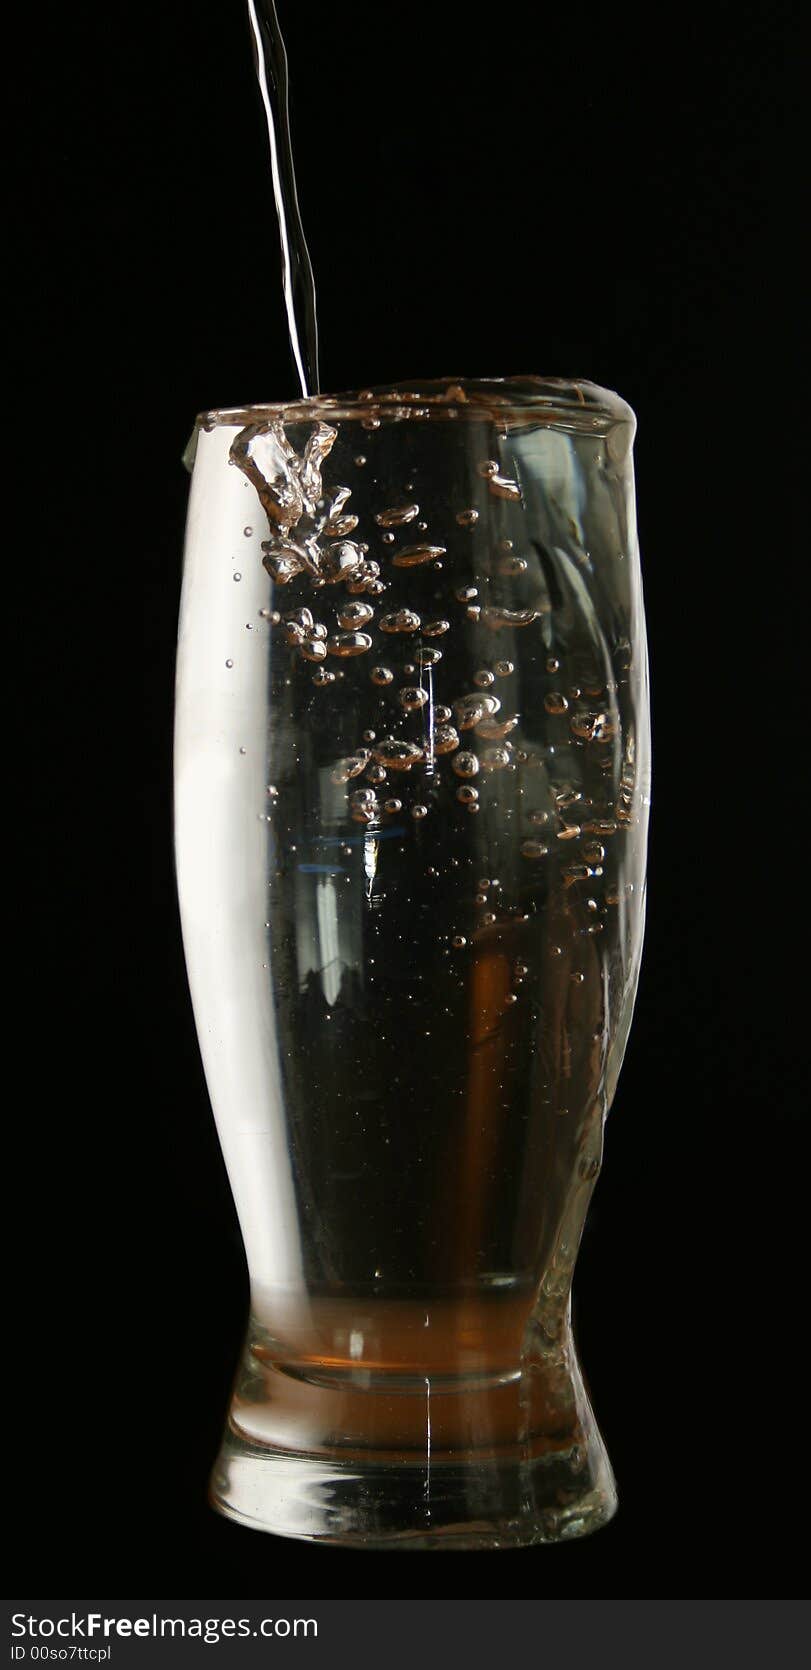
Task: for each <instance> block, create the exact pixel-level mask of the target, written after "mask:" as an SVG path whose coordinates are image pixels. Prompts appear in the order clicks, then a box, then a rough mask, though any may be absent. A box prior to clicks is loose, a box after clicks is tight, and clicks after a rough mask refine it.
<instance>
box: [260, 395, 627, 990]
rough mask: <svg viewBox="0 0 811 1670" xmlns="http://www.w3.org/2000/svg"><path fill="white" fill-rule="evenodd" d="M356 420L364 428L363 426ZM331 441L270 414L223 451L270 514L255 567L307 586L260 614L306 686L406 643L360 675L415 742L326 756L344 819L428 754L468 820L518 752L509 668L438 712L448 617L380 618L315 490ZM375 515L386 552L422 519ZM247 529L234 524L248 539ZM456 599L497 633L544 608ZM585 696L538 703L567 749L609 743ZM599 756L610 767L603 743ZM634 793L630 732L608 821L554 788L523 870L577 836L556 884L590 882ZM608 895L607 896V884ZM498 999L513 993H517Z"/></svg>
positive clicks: (432, 549) (492, 483)
mask: <svg viewBox="0 0 811 1670" xmlns="http://www.w3.org/2000/svg"><path fill="white" fill-rule="evenodd" d="M367 427H371V422H370V424H369V425H367ZM336 435H337V431H336V430H335V429H333V428H331V427H330V426H329V425H327V424H325V423H318V424H316V425H315V426H314V428H313V430H312V432H311V434H310V435H309V437H308V438H307V441H306V443H305V445H304V448H303V451H302V453H301V455H300V456H299V454H297V453H296V451H295V449H294V448H293V446H292V444H291V442H290V440H289V438H288V436H287V435H286V433H285V430H284V427H283V425H282V423H281V422H280V421H278V420H276V421H273V422H271V423H270V424H269V425H268V424H256V425H251V426H249V427H248V428H247V429H244V430H243V431H242V432H241V434H240V435H239V436H238V437H237V440H236V441H235V442H234V444H233V446H232V448H231V461H232V462H233V463H235V464H237V465H238V467H239V468H240V469H241V470H242V471H243V472H244V474H245V475H246V477H247V478H248V480H249V481H251V482H252V483H253V485H254V487H255V488H256V491H257V493H258V496H259V499H260V502H261V504H262V507H263V509H264V510H265V512H266V514H267V516H268V521H269V524H270V536H269V538H268V539H267V540H266V541H264V543H263V545H262V551H263V562H264V565H265V568H266V569H267V571H268V573H269V574H270V575H271V577H272V579H273V581H274V583H275V584H276V585H280V586H286V585H288V584H289V583H290V582H291V581H293V580H294V579H296V578H297V577H302V578H304V579H305V580H306V581H307V582H308V584H309V588H310V593H311V596H310V606H301V607H298V608H296V609H293V610H291V611H289V612H288V613H286V614H284V615H281V614H280V613H279V612H278V611H262V613H263V614H264V615H265V616H266V618H268V619H269V620H270V621H271V622H272V624H274V625H276V626H279V627H280V628H281V631H282V634H283V637H284V640H285V642H286V643H287V645H288V646H289V647H290V649H291V650H292V651H293V652H294V653H295V655H296V656H297V657H298V659H299V660H300V661H301V662H302V663H304V664H305V665H308V666H310V667H311V668H312V682H313V685H314V686H315V687H316V688H320V687H324V686H327V685H329V684H332V683H333V682H334V681H335V678H336V673H335V672H334V671H333V670H332V666H331V663H332V662H335V661H337V662H341V661H346V660H350V659H355V658H359V657H362V656H367V655H368V656H370V660H371V652H372V650H373V648H374V646H375V640H376V636H377V635H379V637H378V642H379V641H380V638H383V639H385V640H388V641H389V642H390V643H391V645H392V648H396V647H397V645H398V640H399V642H400V643H405V644H409V645H410V644H412V643H413V645H414V647H413V648H412V649H411V653H412V655H413V661H406V662H405V663H404V664H403V666H402V669H401V670H402V673H403V675H404V677H405V678H406V680H408V681H409V682H405V683H403V684H401V685H400V686H399V688H397V689H396V690H395V689H392V688H391V687H392V686H394V685H395V681H396V678H397V674H396V672H395V670H394V668H393V667H392V666H390V665H388V664H387V663H386V662H377V663H374V664H372V665H371V667H370V671H369V679H370V682H371V684H372V685H374V686H375V687H376V688H377V689H378V690H379V691H386V690H390V689H391V694H392V697H393V698H394V700H395V702H396V708H397V710H399V714H400V715H401V716H402V717H404V718H405V719H406V720H413V718H415V717H416V718H420V719H421V722H422V724H423V727H424V734H423V738H422V740H421V741H415V740H411V739H410V738H408V737H403V736H399V735H395V734H390V735H385V736H382V737H377V736H376V734H375V733H374V732H373V731H366V732H364V733H363V736H364V739H363V743H362V745H361V746H359V747H358V748H357V749H355V750H354V751H353V752H352V753H351V754H350V755H348V756H347V757H346V758H344V759H341V760H339V761H337V763H336V764H335V766H334V768H333V771H332V780H333V782H334V783H335V784H336V785H339V786H343V785H346V789H347V808H348V812H349V816H350V817H351V819H352V820H353V821H354V822H356V823H358V824H361V825H366V826H369V825H374V824H376V823H378V822H379V821H380V820H381V819H382V818H384V817H394V816H396V815H397V814H399V813H401V812H402V811H403V798H402V793H401V792H400V793H397V794H392V793H391V792H388V791H389V779H390V778H392V777H393V778H394V779H396V780H397V782H398V784H400V783H402V784H405V783H407V782H408V781H409V777H410V776H411V774H413V778H414V781H415V782H416V781H418V780H419V781H422V775H421V773H420V772H419V771H417V770H416V768H418V767H420V766H424V765H430V768H431V771H432V773H433V772H434V769H435V765H434V762H435V760H436V759H437V758H439V759H441V760H443V761H444V760H447V763H448V765H449V767H450V771H451V773H452V778H451V781H454V782H455V785H456V786H455V790H454V793H455V799H456V801H457V802H458V804H459V807H460V810H464V811H465V812H467V813H468V814H470V815H476V814H478V813H479V811H480V808H481V787H480V786H481V784H482V783H486V782H487V781H488V780H489V779H490V778H492V777H493V776H494V775H495V774H498V773H500V772H503V771H505V770H507V769H509V768H510V767H513V766H514V765H515V764H516V763H517V762H521V761H526V760H527V759H528V758H529V756H528V755H527V754H526V752H525V751H522V750H520V749H517V748H516V747H515V745H514V743H513V742H512V741H511V740H510V738H511V736H512V733H513V732H515V731H516V729H517V728H518V726H519V724H520V716H519V714H518V713H516V712H512V711H509V710H506V711H505V710H503V708H502V702H501V699H500V697H499V696H497V695H496V694H495V693H494V691H495V688H496V685H497V681H503V680H507V679H509V678H510V677H511V676H512V675H513V674H514V672H515V663H514V662H513V661H512V660H510V659H508V658H505V657H503V656H502V657H500V658H498V659H495V660H494V661H493V663H492V665H483V666H481V667H480V668H478V669H477V671H476V672H475V673H474V675H473V679H472V683H473V685H474V686H475V689H474V690H472V691H471V692H469V693H466V694H463V695H460V696H458V697H457V698H456V699H455V700H453V701H452V703H451V705H449V706H447V705H443V704H440V703H436V702H434V700H433V690H432V688H431V687H430V686H429V688H426V682H427V681H426V679H425V674H426V673H427V672H429V671H430V670H431V669H433V668H435V667H436V666H437V665H438V664H439V663H440V661H441V660H442V655H443V651H442V649H441V648H440V647H439V645H438V644H437V643H435V642H431V643H426V642H425V640H426V639H428V640H440V639H442V638H443V637H444V636H445V635H446V634H447V633H448V632H449V631H450V630H451V623H450V621H449V620H448V619H446V618H444V617H442V616H436V617H433V616H432V617H431V618H426V619H423V618H422V617H421V615H420V614H419V613H418V612H417V611H416V610H415V609H414V608H411V607H407V606H400V607H388V608H385V609H384V610H383V612H380V613H379V612H378V604H379V601H380V599H381V598H382V597H383V596H384V594H385V593H386V591H387V590H388V588H389V585H390V581H388V582H387V581H386V580H385V579H384V578H383V577H382V576H381V571H380V564H379V563H377V562H375V561H374V560H373V559H371V558H370V556H369V546H368V544H366V543H364V542H362V541H357V540H355V539H354V538H352V537H351V536H352V535H353V534H354V533H355V531H356V529H357V526H358V517H357V516H355V515H354V514H352V513H350V512H349V511H348V510H347V508H346V507H347V501H348V500H349V498H350V497H351V489H349V488H348V487H338V488H337V489H335V490H334V491H332V492H325V490H324V487H323V481H322V466H323V462H324V460H325V458H326V457H327V456H328V454H329V452H330V451H331V448H332V446H333V443H334V441H335V439H336ZM365 463H366V458H365V456H364V455H362V454H359V455H357V456H356V458H355V464H356V465H357V466H361V465H364V464H365ZM478 473H479V476H480V477H481V478H482V480H484V481H485V482H486V483H487V487H488V490H489V493H490V494H491V495H492V496H493V497H495V498H498V499H502V500H505V501H507V502H514V503H520V502H521V496H522V495H521V488H520V484H519V482H518V481H516V480H513V479H511V478H510V477H508V476H506V475H504V474H503V473H502V470H501V467H500V465H499V464H498V463H497V462H496V461H494V460H492V459H486V460H484V461H483V462H482V463H481V464H480V465H479V466H478ZM409 485H410V484H409ZM406 491H407V492H408V489H407V490H406ZM455 519H456V522H457V524H458V526H459V527H460V528H463V529H469V530H472V529H474V528H475V526H476V524H477V522H478V521H479V511H478V510H477V509H475V508H474V507H472V506H469V507H466V508H464V509H461V510H459V511H458V512H457V513H456V518H455ZM374 521H375V524H376V526H377V528H378V529H379V530H380V533H379V537H380V539H381V540H382V541H384V542H385V543H386V544H387V545H389V546H391V545H393V544H394V543H395V532H396V531H397V530H402V529H406V528H408V529H410V528H411V527H412V526H413V525H415V524H416V527H417V530H418V531H424V530H425V529H426V527H427V524H426V522H425V521H423V520H420V506H419V503H418V502H417V500H416V498H413V497H410V496H409V497H406V498H405V499H404V501H403V502H401V503H397V504H390V505H388V506H386V507H385V508H384V509H382V510H379V511H377V512H376V513H375V515H374ZM251 531H252V530H249V529H248V528H246V529H245V532H246V534H248V533H249V532H251ZM498 553H499V558H498V563H497V569H498V572H499V573H502V574H505V575H521V574H523V573H525V572H526V570H527V566H528V565H527V562H526V559H525V558H523V557H521V556H520V554H518V553H516V552H515V550H514V549H513V542H512V541H511V540H510V539H503V540H501V541H500V542H499V544H498ZM446 554H447V552H446V547H445V546H444V545H439V544H435V543H429V542H428V541H421V542H414V543H410V544H404V545H402V546H399V547H398V548H397V549H395V550H393V551H392V552H391V554H390V556H389V558H388V562H389V564H390V567H391V569H392V570H395V569H400V570H409V569H412V568H421V567H425V566H427V565H429V564H433V565H434V567H435V568H438V569H439V568H441V567H442V559H443V558H444V557H445V556H446ZM237 577H238V576H236V575H235V578H237ZM338 585H340V586H341V587H342V588H343V593H342V595H340V596H339V597H338V598H337V600H336V602H335V604H334V619H332V620H326V619H322V620H319V619H317V618H316V614H317V613H319V612H320V613H324V611H323V610H319V609H318V606H317V605H316V602H315V595H316V594H317V593H319V592H322V591H324V592H326V594H327V596H326V597H325V600H324V601H325V602H326V601H327V597H330V596H332V595H333V594H332V588H334V587H337V586H338ZM453 595H454V597H455V600H456V602H457V603H458V604H460V605H461V606H462V609H463V610H464V615H465V618H467V619H468V620H470V621H471V622H474V623H476V624H477V625H478V626H480V627H483V628H484V629H485V630H487V631H489V632H491V633H494V634H498V633H499V632H502V631H505V630H509V631H510V632H514V631H515V630H517V629H522V628H526V627H530V626H532V624H533V623H534V622H536V621H538V620H540V619H541V618H542V616H543V615H544V614H545V613H546V612H547V610H548V608H549V605H548V604H543V603H542V604H541V606H540V607H530V608H521V609H513V608H507V607H504V606H501V605H494V604H482V602H481V600H480V597H479V591H478V587H477V586H475V585H465V586H459V587H457V588H456V589H455V591H454V594H453ZM314 611H315V612H314ZM625 649H626V652H627V653H626V662H625V663H624V665H630V646H629V645H628V644H627V643H626V645H625ZM230 664H231V663H229V665H230ZM545 665H546V671H547V674H549V675H550V676H554V675H556V674H558V673H560V670H561V664H560V660H559V658H558V657H557V656H555V655H551V654H550V655H549V656H548V657H547V659H546V663H545ZM339 676H340V675H339ZM589 694H591V695H592V696H597V697H599V696H600V695H602V694H603V687H602V686H597V687H594V688H593V689H592V690H591V691H589V690H585V691H583V690H581V689H580V688H579V687H577V686H573V687H571V688H569V690H568V694H567V693H566V692H564V691H563V690H562V689H559V688H556V689H552V690H550V691H548V692H547V694H546V696H545V697H544V707H545V709H546V712H547V713H548V714H549V715H550V716H552V717H554V718H560V719H566V720H567V725H568V728H569V730H570V732H571V735H572V737H573V738H574V740H575V742H576V743H578V744H581V745H582V744H589V745H596V746H598V747H599V745H601V744H609V743H611V742H613V741H614V739H615V738H616V735H617V723H616V718H615V716H614V715H613V714H612V712H610V711H607V710H605V709H603V708H601V707H599V706H598V705H596V703H592V705H583V703H582V697H583V696H584V695H586V696H588V695H589ZM426 710H427V712H426ZM567 716H568V717H567ZM474 743H475V744H476V746H473V744H474ZM604 758H605V761H606V765H607V768H608V769H611V763H612V762H611V750H608V752H607V753H606V755H605V756H604ZM359 779H361V781H358V780H359ZM634 791H635V771H634V758H633V741H632V739H631V740H630V741H629V742H628V743H627V744H626V748H625V755H624V760H623V768H622V777H621V783H620V791H619V800H618V804H617V805H616V807H615V808H614V810H615V814H616V815H615V816H614V817H602V818H594V817H591V818H589V817H588V812H589V809H590V803H589V802H585V801H584V802H582V804H579V803H580V802H581V796H580V795H579V793H578V792H577V791H576V790H567V789H565V788H564V789H562V790H559V791H558V793H557V794H556V795H555V798H554V813H553V814H550V813H549V812H547V811H534V812H531V813H530V814H529V819H530V823H531V825H533V833H532V834H530V835H528V836H527V837H526V838H525V839H523V840H522V841H521V843H520V848H519V850H520V854H521V857H522V858H523V859H524V860H526V861H527V863H528V864H532V863H536V862H537V863H540V862H542V861H543V860H544V859H546V858H547V857H548V856H549V854H550V852H551V851H552V850H553V848H554V847H555V845H556V843H557V842H564V843H565V842H570V841H580V842H581V845H580V847H579V849H578V850H577V852H576V855H575V856H576V861H573V862H572V863H569V864H566V865H564V866H563V867H562V870H561V877H562V881H563V886H564V888H570V887H572V886H574V885H575V884H576V883H586V884H587V883H589V882H591V881H592V880H597V879H598V878H600V877H602V876H603V873H604V860H605V855H606V849H605V845H604V842H605V840H606V839H607V838H608V837H609V836H611V835H613V834H615V833H616V832H617V830H618V828H619V827H620V826H621V825H622V824H623V823H628V822H630V821H632V807H633V799H634ZM409 812H410V816H411V818H412V820H413V821H414V822H415V823H417V824H419V823H420V822H422V821H423V820H424V819H425V818H426V817H427V816H428V815H429V805H428V804H426V801H425V800H424V799H422V798H420V797H419V791H417V795H416V796H415V798H414V799H413V801H412V803H411V804H410V806H409ZM578 813H579V814H580V815H579V816H578ZM564 814H566V815H565V816H564ZM490 888H491V883H490V882H487V883H485V882H484V881H483V882H482V883H481V886H480V890H479V893H477V895H476V900H475V902H476V906H477V908H480V909H481V912H482V915H481V921H482V923H483V924H484V926H485V927H488V926H491V925H492V924H494V923H495V922H496V921H497V914H496V912H495V911H494V910H493V909H492V908H491V907H490V905H489V902H488V895H489V894H490ZM618 897H619V891H618V890H615V898H618ZM605 899H606V902H607V903H610V902H611V900H610V899H609V895H608V892H606V894H605ZM585 906H586V910H587V911H590V912H592V913H597V910H598V906H597V902H596V900H595V899H593V898H592V897H588V898H587V899H586V900H585ZM597 926H599V925H597ZM594 931H597V928H596V927H595V930H594ZM450 943H451V945H452V947H453V948H454V949H456V950H461V949H463V948H464V947H465V946H466V944H467V936H465V935H463V934H457V935H456V936H454V938H453V939H452V940H451V942H450ZM526 972H527V971H526V968H525V967H524V965H520V967H519V966H518V965H517V972H516V975H515V979H516V983H517V984H519V985H520V981H521V979H522V978H523V976H524V974H525V973H526ZM508 1001H509V1002H514V1001H516V997H515V994H514V993H511V994H510V997H509V999H508Z"/></svg>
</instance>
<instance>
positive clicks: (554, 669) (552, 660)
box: [546, 655, 560, 673]
mask: <svg viewBox="0 0 811 1670" xmlns="http://www.w3.org/2000/svg"><path fill="white" fill-rule="evenodd" d="M546 670H547V672H548V673H559V672H560V662H559V660H558V658H557V656H556V655H550V657H549V659H548V661H547V663H546Z"/></svg>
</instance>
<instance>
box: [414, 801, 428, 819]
mask: <svg viewBox="0 0 811 1670" xmlns="http://www.w3.org/2000/svg"><path fill="white" fill-rule="evenodd" d="M411 816H412V818H416V820H417V822H418V823H419V821H420V819H421V818H427V816H428V807H427V806H421V805H419V804H417V805H416V806H412V808H411Z"/></svg>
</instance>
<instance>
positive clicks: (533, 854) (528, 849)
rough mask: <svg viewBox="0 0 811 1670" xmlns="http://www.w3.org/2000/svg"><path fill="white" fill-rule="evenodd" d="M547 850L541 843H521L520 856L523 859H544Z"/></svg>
mask: <svg viewBox="0 0 811 1670" xmlns="http://www.w3.org/2000/svg"><path fill="white" fill-rule="evenodd" d="M548 851H549V848H548V847H547V846H544V843H543V841H522V842H521V855H522V857H523V858H545V857H546V855H547V853H548Z"/></svg>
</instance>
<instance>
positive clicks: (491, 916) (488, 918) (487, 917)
mask: <svg viewBox="0 0 811 1670" xmlns="http://www.w3.org/2000/svg"><path fill="white" fill-rule="evenodd" d="M495 920H496V913H495V911H494V910H486V911H485V913H484V915H483V917H482V921H483V923H484V925H485V927H486V928H492V926H493V923H494V922H495Z"/></svg>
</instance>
